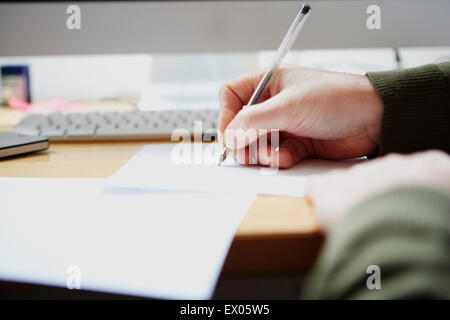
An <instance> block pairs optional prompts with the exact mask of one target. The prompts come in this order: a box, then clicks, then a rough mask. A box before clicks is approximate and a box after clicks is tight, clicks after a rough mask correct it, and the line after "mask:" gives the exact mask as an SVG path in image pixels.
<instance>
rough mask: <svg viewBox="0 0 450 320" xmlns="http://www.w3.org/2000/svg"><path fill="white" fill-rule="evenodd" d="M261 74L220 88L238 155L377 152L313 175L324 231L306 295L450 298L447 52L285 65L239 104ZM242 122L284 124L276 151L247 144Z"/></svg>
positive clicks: (281, 158) (287, 158)
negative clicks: (403, 65)
mask: <svg viewBox="0 0 450 320" xmlns="http://www.w3.org/2000/svg"><path fill="white" fill-rule="evenodd" d="M261 76H262V73H253V74H249V75H245V76H242V77H239V78H237V79H234V80H232V81H230V82H228V83H226V84H225V85H223V86H222V87H221V89H220V91H219V102H220V114H219V139H220V141H221V142H222V143H224V144H226V145H227V147H228V148H230V149H231V150H233V151H234V154H235V156H236V158H237V159H238V160H239V161H240V162H242V163H244V164H249V163H250V159H251V160H252V161H253V160H254V159H256V160H257V163H258V164H260V165H266V166H267V165H272V166H273V165H274V164H275V165H277V166H279V167H281V168H289V167H291V166H293V165H294V164H296V163H297V162H299V161H302V160H303V159H307V158H323V159H334V160H340V159H351V158H357V157H362V156H367V157H368V158H369V159H370V160H369V161H366V162H365V163H362V164H357V165H355V166H353V167H352V168H350V169H346V170H341V171H335V172H331V173H327V174H324V175H320V176H314V177H311V178H309V179H308V181H307V185H306V194H307V196H308V197H309V199H310V200H311V202H312V204H313V206H314V209H315V212H316V213H317V216H318V218H319V220H320V222H321V225H322V226H323V229H324V231H325V232H326V233H327V239H326V242H325V244H324V247H323V248H322V250H321V253H320V256H319V259H318V261H317V263H316V265H315V267H314V269H313V270H312V273H311V274H310V276H309V278H308V281H307V283H306V285H305V288H304V291H303V293H302V297H303V298H306V299H405V298H430V299H433V298H437V299H450V157H449V155H448V154H449V152H450V146H449V141H450V139H449V138H450V136H449V117H450V62H444V63H441V64H437V65H435V64H429V65H425V66H422V67H418V68H411V69H405V70H396V71H387V72H368V73H367V74H366V75H364V76H363V75H355V74H348V73H338V72H329V71H322V70H314V69H307V68H299V67H293V66H289V67H283V68H281V69H280V70H279V72H278V73H277V74H276V75H275V76H274V79H273V80H272V82H271V84H270V86H269V87H268V89H267V90H266V92H265V93H264V95H263V97H262V99H261V101H260V103H259V105H257V106H255V107H252V108H246V109H245V110H242V111H241V109H242V107H243V106H244V105H245V103H246V101H248V100H249V98H250V96H251V94H252V93H253V91H254V89H255V87H256V85H257V84H258V82H259V79H260V78H261ZM235 129H244V130H235ZM247 129H267V130H271V129H277V130H280V142H279V148H278V151H277V154H276V156H277V157H276V158H275V157H274V155H270V154H269V155H266V156H264V155H263V152H261V151H262V150H257V151H256V153H257V154H256V155H250V154H249V152H250V150H251V148H249V144H251V143H252V142H254V141H252V139H255V137H254V138H252V137H250V138H249V139H242V137H238V135H242V134H243V133H245V131H246V130H247ZM236 141H238V143H236ZM269 150H270V148H269ZM430 150H431V151H430ZM391 153H395V154H391ZM388 154H391V155H388ZM275 161H276V163H274V162H275Z"/></svg>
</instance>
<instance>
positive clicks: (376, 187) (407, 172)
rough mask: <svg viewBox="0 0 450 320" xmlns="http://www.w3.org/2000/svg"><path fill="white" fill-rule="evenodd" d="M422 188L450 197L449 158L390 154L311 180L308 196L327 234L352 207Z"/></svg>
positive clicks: (431, 153) (433, 154) (435, 153)
mask: <svg viewBox="0 0 450 320" xmlns="http://www.w3.org/2000/svg"><path fill="white" fill-rule="evenodd" d="M408 185H420V186H426V187H431V188H433V189H437V190H441V191H443V192H446V193H447V194H450V157H449V156H448V155H447V154H446V153H444V152H441V151H427V152H420V153H415V154H412V155H398V154H391V155H388V156H385V157H382V158H380V159H376V160H369V161H367V162H365V163H362V164H357V165H354V166H353V167H351V168H349V169H343V170H335V171H332V172H329V173H326V174H323V175H318V176H311V177H309V178H308V180H307V183H306V196H307V197H308V198H309V199H310V200H311V202H312V203H313V205H314V210H315V212H316V214H317V217H318V218H319V221H320V222H321V225H322V226H323V228H324V229H325V230H330V229H332V228H333V227H334V226H335V225H336V224H337V223H338V222H339V221H340V220H341V219H342V218H343V216H344V215H345V213H347V212H348V211H349V210H350V209H351V208H352V207H353V206H355V205H356V204H358V203H359V202H361V201H363V200H364V199H366V198H369V197H370V196H373V195H375V194H377V193H380V192H383V191H388V190H389V189H392V188H395V187H400V186H408Z"/></svg>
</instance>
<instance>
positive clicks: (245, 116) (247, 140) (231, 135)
mask: <svg viewBox="0 0 450 320" xmlns="http://www.w3.org/2000/svg"><path fill="white" fill-rule="evenodd" d="M284 100H285V99H283V97H282V95H281V94H278V95H276V96H274V97H272V98H270V99H268V100H266V101H264V102H262V103H259V104H255V105H251V106H246V107H245V109H243V110H241V111H240V112H239V113H238V114H237V115H236V116H235V117H234V119H233V120H232V121H231V122H230V123H229V125H228V126H227V128H226V130H225V136H224V138H225V144H226V146H227V147H228V148H229V149H232V150H236V149H242V148H244V147H246V146H248V145H249V144H251V143H253V142H254V141H256V140H257V139H258V137H259V136H260V135H265V134H267V133H270V131H271V130H280V131H282V130H283V129H284V128H285V127H286V123H287V115H286V112H283V110H281V109H282V106H283V105H284V104H285V103H284V102H283V101H284Z"/></svg>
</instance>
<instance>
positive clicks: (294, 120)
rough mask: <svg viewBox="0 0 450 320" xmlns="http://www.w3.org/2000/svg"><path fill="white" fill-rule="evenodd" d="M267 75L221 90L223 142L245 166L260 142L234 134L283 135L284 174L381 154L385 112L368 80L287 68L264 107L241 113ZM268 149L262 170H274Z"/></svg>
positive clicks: (260, 157)
mask: <svg viewBox="0 0 450 320" xmlns="http://www.w3.org/2000/svg"><path fill="white" fill-rule="evenodd" d="M262 75H263V73H261V72H258V73H253V74H248V75H245V76H242V77H240V78H237V79H234V80H232V81H230V82H228V83H226V84H225V85H223V86H222V87H221V89H220V90H219V104H220V113H219V141H221V142H222V143H224V142H225V143H226V145H227V147H228V148H229V149H230V150H232V151H234V152H236V154H237V157H238V160H239V161H240V162H242V163H246V164H248V163H249V160H250V159H251V156H252V155H249V154H248V149H249V148H248V145H249V144H251V143H253V142H254V141H255V140H256V139H257V138H254V137H250V139H249V140H247V141H245V142H244V140H245V139H239V138H238V137H237V135H239V132H236V131H234V130H233V129H244V130H247V129H267V130H269V131H270V130H272V129H278V130H280V141H279V152H278V156H279V163H278V166H279V167H281V168H289V167H291V166H292V165H294V164H295V163H297V162H298V161H300V160H303V159H306V158H325V159H347V158H354V157H360V156H365V155H368V154H370V153H372V152H374V151H375V150H376V148H377V145H378V136H379V130H380V122H381V116H382V109H383V106H382V101H381V99H380V98H379V96H378V95H377V93H376V92H375V89H374V87H373V86H372V84H371V82H370V81H369V79H368V78H367V77H365V76H360V75H354V74H347V73H337V72H329V71H321V70H314V69H306V68H300V67H282V68H280V69H279V70H278V71H277V72H276V74H275V75H274V78H273V79H272V81H271V82H270V84H269V87H268V88H266V90H265V92H264V94H263V96H262V97H261V100H260V103H259V104H257V105H254V106H249V107H248V108H246V109H245V110H242V111H241V109H242V107H243V106H244V105H246V104H247V102H248V101H249V99H250V97H251V95H252V93H253V91H254V90H255V88H256V86H257V85H258V83H259V81H260V79H261V77H262ZM225 129H227V130H226V132H225ZM224 136H225V138H224ZM235 139H236V140H237V143H234V141H235ZM224 140H225V141H224ZM239 141H241V143H240V142H239ZM268 149H269V150H259V151H258V155H257V160H258V163H259V164H263V165H271V163H270V162H271V161H273V155H270V145H269V146H268ZM264 152H266V153H264ZM267 153H268V154H267ZM265 154H267V156H265ZM253 156H254V155H253Z"/></svg>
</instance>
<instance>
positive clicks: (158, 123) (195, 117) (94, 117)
mask: <svg viewBox="0 0 450 320" xmlns="http://www.w3.org/2000/svg"><path fill="white" fill-rule="evenodd" d="M217 117H218V111H217V110H210V109H207V110H176V111H175V110H169V111H126V112H86V113H50V114H29V115H27V116H25V117H24V118H23V119H22V120H21V121H20V122H19V123H18V124H17V125H16V126H15V127H14V129H13V130H14V131H15V132H17V133H19V134H23V135H28V136H41V137H47V138H49V139H50V141H60V140H63V141H75V140H76V141H103V140H128V139H129V140H139V139H149V140H161V139H170V138H171V135H172V132H173V131H174V130H176V129H180V128H181V129H186V130H188V131H189V133H190V134H191V136H193V134H194V125H197V127H196V128H199V129H197V130H196V132H195V133H198V132H197V131H199V133H200V134H202V138H203V139H204V140H208V141H211V140H214V138H215V135H216V132H217ZM196 121H199V122H196ZM200 127H201V128H200ZM184 132H187V131H185V130H184Z"/></svg>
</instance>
